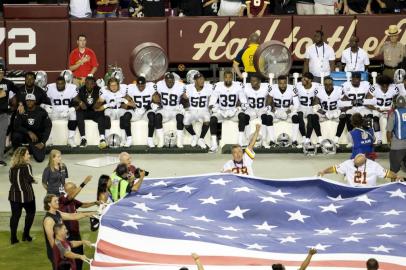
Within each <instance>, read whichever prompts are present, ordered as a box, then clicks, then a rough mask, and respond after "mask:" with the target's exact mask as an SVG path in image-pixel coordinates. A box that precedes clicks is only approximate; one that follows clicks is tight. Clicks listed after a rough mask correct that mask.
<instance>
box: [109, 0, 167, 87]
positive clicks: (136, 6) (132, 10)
mask: <svg viewBox="0 0 406 270" xmlns="http://www.w3.org/2000/svg"><path fill="white" fill-rule="evenodd" d="M151 3H155V2H153V1H151ZM143 9H144V7H143V6H142V5H141V0H140V1H139V0H131V2H130V3H129V5H128V14H129V16H130V17H145V14H144V11H143ZM163 12H165V10H164V11H163ZM105 81H106V80H105Z"/></svg>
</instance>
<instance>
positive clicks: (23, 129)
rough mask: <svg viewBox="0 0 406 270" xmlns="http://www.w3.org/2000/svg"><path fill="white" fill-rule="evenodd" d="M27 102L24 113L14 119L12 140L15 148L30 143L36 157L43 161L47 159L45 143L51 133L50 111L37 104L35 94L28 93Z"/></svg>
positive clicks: (31, 150)
mask: <svg viewBox="0 0 406 270" xmlns="http://www.w3.org/2000/svg"><path fill="white" fill-rule="evenodd" d="M25 103H26V105H27V110H26V111H25V112H24V113H23V114H17V115H16V118H15V120H14V132H13V134H12V135H11V141H12V144H13V147H14V148H17V147H19V146H21V145H22V144H24V143H28V145H29V146H28V148H29V150H30V152H31V153H32V155H33V156H34V159H35V160H36V161H38V162H42V161H43V160H44V159H45V151H46V147H45V144H46V142H47V140H48V138H49V134H50V133H51V128H52V122H51V120H50V119H49V117H48V113H47V112H46V111H45V110H44V109H42V108H40V107H38V106H37V105H36V98H35V95H33V94H27V95H26V96H25Z"/></svg>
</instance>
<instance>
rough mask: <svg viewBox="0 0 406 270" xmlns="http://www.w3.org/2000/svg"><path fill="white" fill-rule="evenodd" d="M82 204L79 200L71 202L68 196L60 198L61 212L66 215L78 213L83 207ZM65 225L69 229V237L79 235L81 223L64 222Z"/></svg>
mask: <svg viewBox="0 0 406 270" xmlns="http://www.w3.org/2000/svg"><path fill="white" fill-rule="evenodd" d="M82 204H83V203H82V202H81V201H78V200H75V199H73V200H69V199H68V196H67V195H62V196H60V197H59V210H60V211H61V212H65V213H72V214H73V213H76V209H78V208H79V207H81V206H82ZM63 223H64V224H65V226H66V229H68V232H69V235H79V234H80V231H79V221H77V220H64V221H63Z"/></svg>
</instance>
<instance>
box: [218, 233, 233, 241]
mask: <svg viewBox="0 0 406 270" xmlns="http://www.w3.org/2000/svg"><path fill="white" fill-rule="evenodd" d="M216 235H217V237H219V238H224V239H229V240H233V239H236V238H238V237H237V236H230V235H227V234H216Z"/></svg>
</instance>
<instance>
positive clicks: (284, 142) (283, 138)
mask: <svg viewBox="0 0 406 270" xmlns="http://www.w3.org/2000/svg"><path fill="white" fill-rule="evenodd" d="M276 144H277V145H278V146H280V147H289V146H290V145H291V144H292V140H291V139H290V137H289V135H288V134H286V133H281V134H279V136H278V138H277V139H276Z"/></svg>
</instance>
